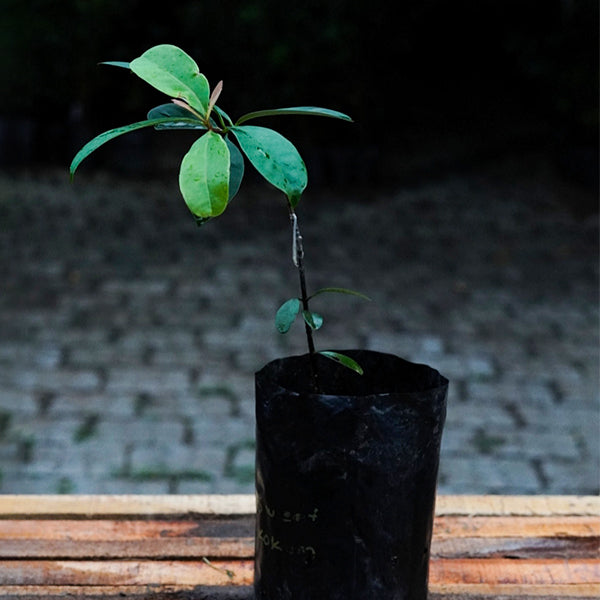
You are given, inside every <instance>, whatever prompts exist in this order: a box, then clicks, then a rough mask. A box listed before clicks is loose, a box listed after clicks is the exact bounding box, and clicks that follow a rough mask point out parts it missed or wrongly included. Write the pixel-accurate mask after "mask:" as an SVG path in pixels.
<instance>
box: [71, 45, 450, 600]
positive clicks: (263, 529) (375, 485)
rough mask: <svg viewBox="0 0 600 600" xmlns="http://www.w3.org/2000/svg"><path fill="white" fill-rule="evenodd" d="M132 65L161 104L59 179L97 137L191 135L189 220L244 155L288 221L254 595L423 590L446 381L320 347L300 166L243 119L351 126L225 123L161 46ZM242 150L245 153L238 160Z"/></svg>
mask: <svg viewBox="0 0 600 600" xmlns="http://www.w3.org/2000/svg"><path fill="white" fill-rule="evenodd" d="M106 64H111V65H115V66H118V67H124V68H127V69H130V70H131V71H132V72H133V73H135V74H136V75H137V76H139V77H140V78H141V79H143V80H144V81H146V82H147V83H149V84H150V85H152V86H153V87H155V88H157V89H158V90H160V91H161V92H163V93H165V94H166V95H167V96H168V97H169V98H170V99H171V101H170V102H169V103H167V104H163V105H161V106H158V107H156V108H153V109H152V110H150V112H149V113H148V116H147V118H146V119H145V120H142V121H139V122H137V123H133V124H131V125H126V126H124V127H119V128H117V129H113V130H110V131H107V132H105V133H103V134H101V135H99V136H97V137H96V138H94V139H93V140H91V141H90V142H88V143H87V144H86V145H85V146H84V147H83V148H82V149H81V150H80V151H79V152H78V154H77V155H76V156H75V158H74V159H73V162H72V164H71V169H70V170H71V176H73V174H74V173H75V170H76V169H77V167H78V166H79V164H80V163H81V161H82V160H83V159H84V158H86V157H87V156H88V155H89V154H90V153H91V152H93V151H94V150H96V149H97V148H98V147H100V146H101V145H103V144H104V143H105V142H107V141H109V140H111V139H113V138H116V137H118V136H120V135H122V134H125V133H128V132H130V131H134V130H138V129H141V128H144V127H154V128H155V129H170V130H172V129H192V130H197V131H198V139H197V140H196V141H195V142H194V143H193V144H192V146H191V147H190V149H189V151H188V152H187V153H186V154H185V156H184V157H183V160H182V162H181V168H180V172H179V186H180V189H181V193H182V196H183V198H184V200H185V202H186V204H187V206H188V208H189V210H190V212H191V213H192V215H193V217H194V218H195V220H196V222H197V223H198V224H199V225H204V224H205V223H206V222H207V221H209V220H210V219H213V218H215V217H218V216H219V215H221V214H222V213H223V212H224V211H225V210H226V209H227V207H228V205H229V203H230V201H231V199H232V198H233V197H234V196H235V194H236V193H237V192H238V190H239V188H240V184H241V182H242V178H243V176H244V162H245V160H248V161H249V162H250V163H251V165H252V166H253V167H254V168H255V169H256V170H257V171H258V172H259V173H260V175H262V176H263V177H264V178H265V179H266V180H267V182H268V183H270V184H271V185H273V186H274V187H275V188H277V189H278V190H280V191H281V192H283V201H282V203H281V205H282V213H283V214H284V217H285V219H286V220H289V223H290V224H291V240H292V242H291V246H292V260H293V262H294V264H295V265H296V267H297V270H298V274H299V295H298V297H296V298H291V299H289V300H287V301H286V302H284V303H283V304H282V305H281V307H280V308H279V310H277V312H276V315H275V325H276V327H277V329H278V330H279V331H280V332H281V333H286V332H287V331H288V330H289V329H290V328H291V326H292V325H293V323H294V322H295V321H296V320H298V321H300V322H302V323H303V324H304V330H305V333H306V339H307V345H308V351H307V353H306V354H304V355H301V356H290V357H284V358H280V359H276V360H273V361H272V362H270V363H269V364H267V365H266V366H264V367H263V368H262V369H261V370H260V371H258V372H257V373H256V376H255V384H256V492H257V520H256V558H255V593H256V598H257V599H261V600H263V599H265V600H267V599H268V600H284V599H293V600H303V599H307V600H308V599H310V600H317V599H318V600H334V599H335V600H337V599H339V600H370V599H376V600H392V599H393V600H408V599H421V598H426V596H427V574H428V564H429V547H430V541H431V533H432V524H433V512H434V502H435V490H436V480H437V469H438V462H439V449H440V442H441V434H442V427H443V424H444V419H445V410H446V396H447V387H448V381H447V380H446V379H445V378H444V377H443V376H441V375H440V374H439V373H438V372H437V371H436V370H434V369H432V368H430V367H428V366H426V365H417V364H413V363H410V362H407V361H404V360H402V359H400V358H398V357H397V356H394V355H391V354H383V353H379V352H375V351H367V350H338V349H327V350H318V349H316V347H315V342H314V335H313V334H314V332H316V331H317V330H318V329H319V328H320V326H321V324H322V322H323V317H322V316H321V315H319V314H317V313H315V312H314V311H313V310H312V308H311V304H310V303H311V300H312V299H313V298H314V297H315V296H321V295H326V294H350V295H354V296H358V297H362V298H364V296H363V295H362V294H360V293H358V292H355V291H352V290H348V289H345V288H339V287H334V286H332V287H326V288H322V289H319V290H316V291H314V292H312V293H310V292H309V289H308V285H307V280H306V279H307V278H306V273H305V266H304V247H303V239H302V235H301V232H300V227H299V223H298V215H297V212H296V208H297V206H298V203H299V201H300V198H301V196H302V193H303V191H304V189H305V187H306V185H307V172H306V167H305V165H304V162H303V160H302V158H301V157H300V155H299V153H298V151H297V150H296V148H295V147H294V146H293V145H292V143H291V142H290V141H288V140H287V139H286V138H285V137H283V136H282V135H281V134H279V133H277V132H276V131H274V130H273V129H270V128H266V127H263V126H257V125H254V124H250V122H254V121H255V120H257V119H263V118H266V117H270V116H274V115H310V116H320V117H329V118H334V119H341V120H343V121H351V119H350V118H349V117H348V116H346V115H345V114H343V113H340V112H338V111H334V110H330V109H325V108H317V107H306V106H301V107H293V108H283V109H273V110H260V111H257V112H251V113H248V114H246V115H244V116H242V117H240V118H238V119H237V120H235V121H234V120H232V119H231V118H230V117H229V115H228V114H227V113H226V112H225V111H224V110H222V109H221V108H220V107H219V106H218V105H217V101H218V100H219V98H220V94H221V92H222V89H223V84H222V82H219V83H218V84H217V85H215V86H214V88H213V89H212V91H211V89H210V87H209V83H208V81H207V79H206V77H205V76H204V75H203V74H202V73H201V72H200V71H199V69H198V66H197V64H196V63H195V61H194V60H193V59H192V58H191V57H189V56H188V55H187V54H186V53H185V52H184V51H183V50H181V49H179V48H177V47H175V46H172V45H168V44H164V45H160V46H155V47H153V48H151V49H149V50H147V51H146V52H144V53H143V54H142V55H141V56H140V57H138V58H136V59H135V60H133V61H131V62H130V63H123V62H110V63H106ZM244 156H245V159H244Z"/></svg>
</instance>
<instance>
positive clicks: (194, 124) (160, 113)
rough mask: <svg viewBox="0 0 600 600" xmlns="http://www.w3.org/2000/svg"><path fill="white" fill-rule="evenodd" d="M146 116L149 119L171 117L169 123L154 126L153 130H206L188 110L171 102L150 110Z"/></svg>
mask: <svg viewBox="0 0 600 600" xmlns="http://www.w3.org/2000/svg"><path fill="white" fill-rule="evenodd" d="M147 116H148V118H149V119H160V118H165V117H171V120H172V122H171V123H165V124H163V125H156V126H155V127H154V128H155V129H206V125H204V123H202V121H200V120H198V119H197V118H195V117H194V116H193V115H192V113H191V112H190V111H189V110H186V109H185V108H183V107H182V106H177V105H176V104H173V103H172V102H171V103H167V104H161V105H160V106H155V107H154V108H151V109H150V110H149V111H148V115H147ZM178 119H181V120H178ZM190 120H191V122H190Z"/></svg>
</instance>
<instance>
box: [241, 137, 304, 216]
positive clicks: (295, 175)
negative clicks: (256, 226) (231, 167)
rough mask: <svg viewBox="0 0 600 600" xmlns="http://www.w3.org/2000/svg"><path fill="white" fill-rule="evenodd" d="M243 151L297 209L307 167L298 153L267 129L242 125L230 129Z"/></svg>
mask: <svg viewBox="0 0 600 600" xmlns="http://www.w3.org/2000/svg"><path fill="white" fill-rule="evenodd" d="M231 131H233V133H234V135H235V137H236V138H237V140H238V142H239V144H240V146H241V148H242V150H243V151H244V153H245V154H246V156H247V157H248V159H249V160H250V162H251V163H252V164H253V165H254V167H255V169H256V170H257V171H258V172H259V173H260V174H261V175H262V176H263V177H264V178H265V179H266V180H267V181H268V182H269V183H271V184H272V185H274V186H275V187H276V188H277V189H278V190H281V191H282V192H283V193H284V194H285V195H286V196H287V197H288V199H289V201H290V204H291V205H292V206H296V204H298V201H299V200H300V196H301V195H302V192H303V191H304V188H305V187H306V184H307V182H308V176H307V173H306V166H305V165H304V161H303V160H302V157H301V156H300V154H299V153H298V150H296V148H295V147H294V145H293V144H292V143H291V142H290V141H289V140H287V139H286V138H284V137H283V136H282V135H281V134H279V133H277V132H276V131H273V130H272V129H267V128H266V127H255V126H253V125H244V126H243V127H237V126H236V127H232V128H231Z"/></svg>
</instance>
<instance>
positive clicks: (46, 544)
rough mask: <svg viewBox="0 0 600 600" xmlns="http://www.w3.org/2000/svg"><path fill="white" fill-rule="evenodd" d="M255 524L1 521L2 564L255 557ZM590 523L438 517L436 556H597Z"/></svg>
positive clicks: (599, 526) (243, 519)
mask: <svg viewBox="0 0 600 600" xmlns="http://www.w3.org/2000/svg"><path fill="white" fill-rule="evenodd" d="M253 533H254V518H253V516H245V515H242V516H240V517H237V518H229V519H217V518H207V519H196V520H184V521H179V520H177V521H176V520H173V521H170V520H147V519H145V520H114V519H105V520H99V519H90V520H84V519H77V520H66V519H52V520H42V519H30V520H28V519H16V520H0V557H4V558H67V557H68V558H78V559H82V558H137V557H139V558H185V557H188V558H194V557H199V556H207V557H221V558H251V557H252V556H253V552H254V540H253ZM599 535H600V522H598V520H596V519H595V518H593V517H562V516H561V517H462V516H459V517H437V518H436V520H435V525H434V536H433V543H432V556H439V557H452V556H455V557H467V556H472V557H483V556H489V557H494V556H507V555H509V556H511V557H515V558H516V557H521V558H527V557H535V556H548V557H565V556H571V557H574V558H577V557H585V556H598V548H599V545H600V537H599Z"/></svg>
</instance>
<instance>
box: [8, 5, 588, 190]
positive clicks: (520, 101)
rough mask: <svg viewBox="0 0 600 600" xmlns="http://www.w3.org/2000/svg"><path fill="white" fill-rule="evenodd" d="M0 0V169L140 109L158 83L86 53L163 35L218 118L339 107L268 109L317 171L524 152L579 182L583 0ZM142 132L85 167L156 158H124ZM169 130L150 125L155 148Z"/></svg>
mask: <svg viewBox="0 0 600 600" xmlns="http://www.w3.org/2000/svg"><path fill="white" fill-rule="evenodd" d="M1 5H2V24H1V26H0V27H1V30H0V56H1V57H2V63H1V65H2V66H1V69H2V70H1V73H0V81H2V87H3V92H4V93H3V94H2V95H1V97H0V166H14V165H19V164H53V165H63V164H64V165H68V163H69V162H70V159H71V158H72V156H73V154H74V152H75V151H76V150H77V149H78V148H79V147H80V145H81V144H82V143H84V142H85V141H87V140H88V139H90V137H92V136H94V135H96V134H97V133H100V132H101V131H103V130H106V129H110V128H112V127H116V126H119V125H124V124H126V123H129V122H133V121H137V120H141V119H143V118H145V114H146V111H147V109H149V108H151V107H152V106H154V105H156V104H160V103H162V102H163V101H164V100H165V98H164V96H163V95H161V94H160V93H158V92H156V91H155V90H153V89H152V88H150V87H149V86H148V85H147V84H145V83H144V82H142V81H141V80H139V79H137V78H136V77H135V76H132V75H131V74H130V73H128V72H127V71H125V70H120V69H115V68H112V67H106V66H98V64H97V63H99V62H101V61H104V60H124V61H130V60H132V59H133V58H135V57H136V56H139V55H140V54H141V53H142V52H143V51H144V50H146V49H148V48H149V47H151V46H153V45H156V44H159V43H172V44H175V45H178V46H180V47H182V48H183V49H184V50H185V51H186V52H187V53H188V54H190V55H191V56H192V57H193V58H194V59H195V60H196V61H197V62H198V64H199V66H200V70H201V71H202V72H204V73H205V74H206V76H207V77H208V79H209V81H210V83H211V85H213V86H214V85H215V84H216V83H217V81H218V80H219V79H223V80H224V82H225V88H224V92H223V95H222V96H221V100H220V102H219V104H220V106H221V107H222V108H224V109H225V110H226V111H227V112H228V113H229V114H230V115H231V116H232V117H234V118H235V117H236V116H239V115H241V114H243V113H244V112H248V111H251V110H256V109H260V108H274V107H281V106H290V105H292V106H293V105H306V104H312V105H320V106H326V107H330V108H336V109H339V110H342V111H344V112H347V113H348V114H350V115H351V116H352V117H353V118H354V119H355V121H356V123H355V124H354V125H352V126H349V125H347V124H344V123H337V122H333V121H331V120H322V119H317V120H311V121H310V123H309V125H307V123H306V118H304V119H302V118H297V117H294V118H287V119H283V118H278V119H276V120H275V121H271V126H273V127H275V128H277V129H280V130H282V131H283V132H284V133H285V134H286V135H288V136H290V137H292V139H293V141H294V142H295V143H296V144H297V145H298V146H299V148H300V149H301V151H302V153H303V154H305V153H306V154H307V156H308V160H310V161H312V162H313V163H314V164H315V165H316V168H315V169H314V171H315V173H316V179H317V180H319V179H320V178H321V179H323V180H327V179H328V178H329V179H343V178H355V179H362V180H364V181H365V182H368V183H370V182H371V183H372V182H373V181H384V180H386V179H389V178H394V177H397V176H403V177H407V178H410V177H411V176H419V175H421V174H422V173H423V172H429V174H430V171H431V170H432V169H440V170H443V169H444V168H446V167H456V166H457V165H458V166H460V165H461V164H464V165H472V164H474V163H475V162H477V161H479V160H485V159H486V158H488V157H490V156H496V155H498V154H499V153H507V152H510V153H519V152H526V151H531V150H535V151H543V152H547V153H548V154H549V156H550V157H551V158H552V160H553V161H554V164H555V165H556V167H557V169H560V170H561V171H562V172H563V173H564V174H565V176H567V177H570V178H571V179H574V180H577V181H578V182H579V183H581V184H582V185H585V186H588V187H595V186H596V185H597V134H598V3H597V2H596V1H595V0H577V1H575V0H547V1H544V2H540V1H533V0H504V1H502V2H498V1H497V0H478V1H467V0H452V1H446V0H409V1H399V2H390V1H389V0H368V1H367V0H352V1H341V0H337V1H336V0H333V1H329V2H323V1H322V0H319V1H317V0H304V1H302V0H299V1H297V2H293V3H289V2H282V1H281V0H239V1H233V0H221V1H214V0H213V1H212V2H204V1H181V0H180V1H178V2H172V3H160V4H157V5H154V6H151V5H150V4H149V3H148V2H147V1H146V0H144V1H141V0H64V1H60V2H59V1H49V0H33V1H29V2H24V1H23V0H15V1H13V0H2V2H1ZM264 124H265V125H267V123H266V122H264ZM157 135H159V134H155V133H154V132H142V133H139V134H136V135H135V136H133V138H132V139H133V141H129V142H127V141H124V140H120V141H119V142H114V144H115V147H114V148H113V149H108V148H107V149H103V150H102V151H101V152H99V153H98V156H97V157H94V159H91V160H93V163H90V165H89V167H88V168H96V167H100V166H102V165H105V164H108V165H109V166H111V168H112V167H117V168H120V169H122V170H124V171H130V172H133V173H136V174H139V171H140V170H144V169H148V168H152V169H156V168H157V167H160V163H161V161H160V159H157V157H156V149H155V148H154V150H152V152H153V154H152V156H142V158H141V159H139V160H137V161H136V160H134V155H135V152H132V149H133V150H137V151H138V152H140V153H142V155H143V154H144V151H148V148H150V147H151V146H152V144H156V143H158V142H156V141H154V136H157ZM174 135H178V134H176V133H172V132H169V133H161V134H160V136H163V137H162V138H161V141H160V143H161V144H162V147H163V149H165V151H167V150H166V149H167V148H169V147H170V146H169V143H172V138H171V137H170V136H174ZM183 135H184V136H185V135H186V134H183ZM165 136H166V137H165ZM178 139H181V138H178ZM150 140H152V141H150ZM165 140H168V143H166V142H165ZM181 143H184V144H186V143H187V142H185V141H182V142H181ZM119 144H120V146H119ZM124 144H125V145H126V146H125V152H124V151H123V145H124ZM127 144H129V145H127ZM119 148H121V151H120V153H119ZM124 156H127V160H124V158H123V157H124ZM415 156H427V157H428V158H427V159H426V160H420V161H419V160H415V158H414V157H415ZM157 162H158V165H157ZM336 164H337V165H338V167H336ZM340 164H343V165H345V169H344V168H342V169H341V170H340V168H339V165H340ZM86 165H87V163H86ZM324 165H325V166H324ZM327 169H328V170H329V171H328V172H327Z"/></svg>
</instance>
